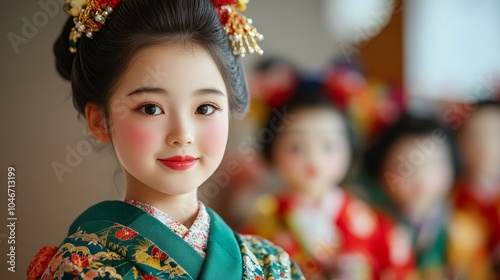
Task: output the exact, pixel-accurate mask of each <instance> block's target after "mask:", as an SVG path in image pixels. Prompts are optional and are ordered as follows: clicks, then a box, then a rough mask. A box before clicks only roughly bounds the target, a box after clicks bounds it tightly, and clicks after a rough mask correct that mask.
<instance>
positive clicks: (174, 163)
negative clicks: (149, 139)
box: [158, 156, 198, 170]
mask: <svg viewBox="0 0 500 280" xmlns="http://www.w3.org/2000/svg"><path fill="white" fill-rule="evenodd" d="M158 160H159V161H160V162H161V163H163V164H164V165H165V166H166V167H168V168H170V169H173V170H186V169H189V168H191V167H192V166H193V165H194V164H195V163H196V161H197V160H198V159H197V158H195V157H192V156H173V157H169V158H164V159H158Z"/></svg>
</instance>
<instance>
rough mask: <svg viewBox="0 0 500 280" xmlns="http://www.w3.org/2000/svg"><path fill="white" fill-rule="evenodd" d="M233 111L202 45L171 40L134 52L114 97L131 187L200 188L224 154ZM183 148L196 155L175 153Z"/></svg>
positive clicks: (113, 115)
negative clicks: (230, 112) (178, 42)
mask: <svg viewBox="0 0 500 280" xmlns="http://www.w3.org/2000/svg"><path fill="white" fill-rule="evenodd" d="M228 112H229V105H228V93H227V90H226V86H225V84H224V80H223V78H222V76H221V74H220V72H219V70H218V68H217V66H216V64H215V62H214V60H213V59H212V57H211V56H210V54H209V53H208V52H207V51H206V50H205V49H203V48H201V47H199V46H196V45H192V46H184V45H182V44H179V45H173V44H170V45H169V44H166V45H161V46H152V47H147V48H146V49H144V50H142V51H140V52H139V53H137V55H136V56H135V57H134V58H133V59H132V60H131V63H130V65H129V67H128V69H127V70H126V72H125V73H124V75H123V78H122V79H121V80H120V82H119V85H118V88H117V90H116V92H114V94H113V96H112V98H111V102H110V117H109V119H110V123H111V139H112V143H113V147H114V149H115V152H116V155H117V157H118V159H119V161H120V163H121V165H122V166H123V168H124V169H125V171H126V176H127V188H134V189H135V191H140V192H146V193H148V192H149V193H150V194H152V195H161V194H166V195H180V194H185V193H190V192H192V191H195V190H196V188H197V187H198V186H200V184H201V183H203V182H204V181H205V180H206V179H207V178H208V177H209V176H210V175H212V173H213V172H214V171H215V169H216V168H217V166H218V165H219V164H220V162H221V160H222V157H223V154H224V150H225V146H226V142H227V137H228V123H229V113H228ZM178 156H181V157H190V158H192V160H189V158H184V159H179V158H177V159H176V158H172V157H178ZM183 160H184V161H183Z"/></svg>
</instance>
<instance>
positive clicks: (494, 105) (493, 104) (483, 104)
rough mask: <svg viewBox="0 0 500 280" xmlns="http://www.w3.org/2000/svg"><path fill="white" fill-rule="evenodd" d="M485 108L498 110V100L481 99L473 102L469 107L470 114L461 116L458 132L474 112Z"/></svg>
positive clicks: (499, 103) (499, 102) (499, 105)
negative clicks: (461, 120)
mask: <svg viewBox="0 0 500 280" xmlns="http://www.w3.org/2000/svg"><path fill="white" fill-rule="evenodd" d="M486 108H490V109H496V110H499V111H500V101H497V100H490V99H487V100H481V101H478V102H476V103H473V104H472V105H471V107H470V110H471V113H470V115H467V117H464V118H463V122H462V123H461V125H460V126H459V127H458V132H459V133H460V132H461V130H462V129H463V128H464V126H465V125H466V124H467V120H469V119H470V118H471V117H472V116H474V114H475V113H476V112H478V111H480V110H481V109H486Z"/></svg>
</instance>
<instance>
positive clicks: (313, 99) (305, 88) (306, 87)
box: [259, 80, 357, 162]
mask: <svg viewBox="0 0 500 280" xmlns="http://www.w3.org/2000/svg"><path fill="white" fill-rule="evenodd" d="M303 109H327V110H331V111H334V112H336V113H338V115H339V116H340V117H341V118H342V122H343V124H344V127H345V130H346V133H347V137H348V140H349V147H350V152H351V157H352V158H354V157H355V154H356V150H357V149H356V148H357V143H356V136H355V134H354V130H353V128H352V126H351V124H350V122H349V120H348V118H347V116H346V115H345V114H344V113H343V112H342V111H341V110H340V109H339V108H338V107H337V106H335V104H334V103H333V102H332V101H331V99H330V98H329V97H328V95H327V93H326V91H325V90H324V88H323V87H322V84H321V83H319V82H316V81H307V80H303V81H301V82H300V84H299V86H298V87H297V89H296V90H295V92H294V93H293V95H292V97H291V98H290V100H289V101H288V102H287V103H286V104H285V105H283V106H282V107H280V108H275V109H273V112H272V113H271V114H270V116H269V118H268V120H267V123H266V126H265V128H264V130H263V131H271V132H272V133H273V137H272V138H270V139H264V140H263V141H260V144H261V145H262V153H263V155H264V156H265V158H266V159H267V160H268V161H269V162H272V161H273V159H272V151H273V148H274V142H275V140H276V138H277V136H278V134H279V131H275V130H276V129H274V130H273V127H274V128H276V126H278V127H281V126H282V125H284V123H283V121H282V120H281V118H279V117H278V116H277V115H276V114H278V113H277V112H286V114H290V115H293V114H294V113H297V112H298V111H300V110H303ZM279 114H280V113H279ZM285 117H286V116H285ZM259 140H260V139H259Z"/></svg>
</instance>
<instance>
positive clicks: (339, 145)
mask: <svg viewBox="0 0 500 280" xmlns="http://www.w3.org/2000/svg"><path fill="white" fill-rule="evenodd" d="M281 129H282V130H281V131H279V133H278V134H277V138H276V141H275V143H274V148H273V152H272V158H273V162H274V164H275V166H276V169H277V171H278V172H279V173H280V175H281V176H282V178H284V179H285V181H286V183H287V184H289V185H290V186H291V187H294V188H296V189H297V190H298V191H300V192H302V193H305V194H309V195H311V196H314V197H317V196H318V195H321V194H322V193H323V192H325V191H326V190H327V189H328V188H329V187H332V186H333V185H334V184H338V183H339V182H340V181H341V180H342V179H343V178H344V176H345V175H346V173H347V170H348V169H349V165H350V160H351V155H350V146H349V140H348V137H347V131H346V128H345V125H344V122H343V119H342V117H341V116H340V115H339V114H338V113H337V112H335V111H333V110H331V109H326V108H321V109H313V108H311V109H309V108H307V109H306V108H305V109H300V110H299V111H297V112H294V113H292V114H291V118H290V122H289V123H286V124H284V125H283V127H282V128H281Z"/></svg>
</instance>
